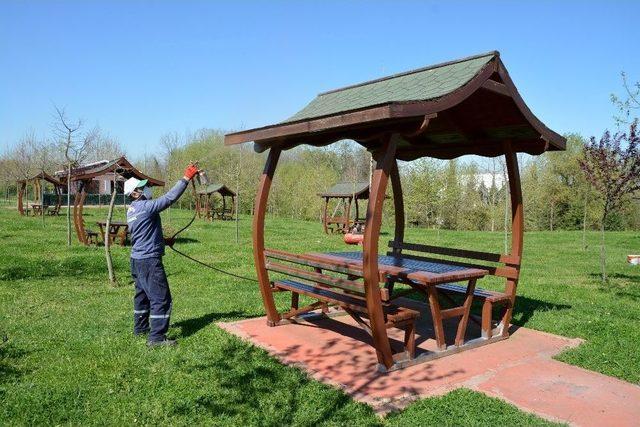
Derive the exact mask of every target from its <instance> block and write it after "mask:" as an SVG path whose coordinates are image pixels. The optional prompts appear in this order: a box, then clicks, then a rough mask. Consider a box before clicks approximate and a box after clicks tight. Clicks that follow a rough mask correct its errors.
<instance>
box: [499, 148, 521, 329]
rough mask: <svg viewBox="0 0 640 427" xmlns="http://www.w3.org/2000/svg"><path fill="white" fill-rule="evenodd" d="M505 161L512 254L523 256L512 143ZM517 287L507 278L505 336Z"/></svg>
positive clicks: (514, 155)
mask: <svg viewBox="0 0 640 427" xmlns="http://www.w3.org/2000/svg"><path fill="white" fill-rule="evenodd" d="M505 161H506V164H507V174H508V176H509V193H510V195H511V254H512V255H517V256H518V257H519V258H521V257H522V245H523V237H524V209H523V206H522V188H521V185H520V171H519V169H518V157H517V155H516V153H515V152H514V151H513V148H512V147H511V143H507V144H506V149H505ZM518 267H519V266H518ZM518 269H519V268H518ZM517 287H518V279H508V280H507V284H506V287H505V293H507V294H509V295H510V296H511V299H510V300H509V303H508V306H507V307H506V310H505V313H504V316H502V320H501V322H500V329H501V331H500V332H501V334H502V336H503V337H507V336H509V324H510V322H511V316H512V314H513V308H514V306H515V302H516V290H517Z"/></svg>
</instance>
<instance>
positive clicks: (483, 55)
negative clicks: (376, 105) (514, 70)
mask: <svg viewBox="0 0 640 427" xmlns="http://www.w3.org/2000/svg"><path fill="white" fill-rule="evenodd" d="M485 56H495V57H499V56H500V52H499V51H497V50H492V51H489V52H485V53H479V54H477V55H472V56H467V57H465V58H460V59H454V60H452V61H446V62H441V63H438V64H433V65H428V66H426V67H421V68H416V69H413V70H409V71H404V72H401V73H397V74H392V75H390V76H385V77H380V78H377V79H374V80H368V81H365V82H361V83H356V84H352V85H349V86H344V87H341V88H338V89H332V90H328V91H326V92H321V93H319V94H318V96H323V95H328V94H330V93H335V92H340V91H343V90H347V89H353V88H355V87H361V86H366V85H370V84H373V83H378V82H382V81H385V80H391V79H395V78H397V77H402V76H406V75H409V74H415V73H421V72H423V71H427V70H434V69H436V68H441V67H446V66H447V65H453V64H457V63H459V62H465V61H471V60H472V59H478V58H482V57H485Z"/></svg>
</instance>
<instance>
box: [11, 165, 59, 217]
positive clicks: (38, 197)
mask: <svg viewBox="0 0 640 427" xmlns="http://www.w3.org/2000/svg"><path fill="white" fill-rule="evenodd" d="M43 181H44V182H43ZM47 182H48V183H50V184H52V185H53V191H54V193H55V195H56V204H55V205H54V206H53V207H52V206H47V205H45V203H44V197H43V195H44V184H45V183H47ZM17 183H18V212H20V215H28V214H29V207H28V206H26V208H25V196H28V194H27V186H28V184H33V202H34V203H33V205H32V206H31V209H32V212H33V214H34V215H36V214H40V215H44V214H45V213H48V214H50V215H57V214H58V213H59V212H60V205H61V204H62V186H63V184H62V182H60V181H58V180H57V179H56V178H54V177H52V176H51V175H49V174H48V173H46V172H45V171H42V172H40V173H39V174H37V175H35V176H33V177H31V178H27V179H22V180H18V181H17ZM27 203H28V197H27Z"/></svg>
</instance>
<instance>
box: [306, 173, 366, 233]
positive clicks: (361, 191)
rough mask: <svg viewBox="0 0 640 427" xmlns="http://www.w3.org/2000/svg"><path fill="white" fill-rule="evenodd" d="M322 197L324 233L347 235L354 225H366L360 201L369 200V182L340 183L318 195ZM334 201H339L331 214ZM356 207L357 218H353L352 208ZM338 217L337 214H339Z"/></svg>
mask: <svg viewBox="0 0 640 427" xmlns="http://www.w3.org/2000/svg"><path fill="white" fill-rule="evenodd" d="M318 196H320V197H322V199H323V200H324V204H323V207H322V226H323V227H324V232H325V233H327V234H329V233H346V232H347V231H349V229H350V228H351V227H352V226H354V225H364V218H361V217H360V206H359V205H358V201H359V200H366V199H368V198H369V183H368V182H352V183H348V182H346V183H338V184H336V185H334V186H333V187H331V188H330V189H328V190H327V191H325V192H324V193H318ZM333 200H337V203H336V206H335V208H334V210H333V212H332V213H330V212H329V205H330V203H331V202H332V201H333ZM353 205H355V217H354V218H351V208H352V206H353ZM338 212H339V214H338V215H336V213H338Z"/></svg>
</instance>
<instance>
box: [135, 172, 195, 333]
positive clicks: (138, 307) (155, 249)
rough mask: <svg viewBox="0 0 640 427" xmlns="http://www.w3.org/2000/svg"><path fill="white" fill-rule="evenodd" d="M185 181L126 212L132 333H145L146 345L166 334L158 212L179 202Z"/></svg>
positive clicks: (165, 283) (165, 292)
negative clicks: (131, 298)
mask: <svg viewBox="0 0 640 427" xmlns="http://www.w3.org/2000/svg"><path fill="white" fill-rule="evenodd" d="M187 184H188V181H187V180H185V179H181V180H180V181H178V183H177V184H176V185H175V186H174V187H173V188H172V189H171V190H169V191H168V192H167V193H166V194H165V195H163V196H161V197H159V198H157V199H150V200H147V199H145V198H144V197H141V198H140V199H137V200H134V201H133V202H132V203H131V205H130V206H129V209H128V210H127V224H128V225H129V231H130V232H131V241H132V244H133V247H132V250H131V275H132V276H133V279H134V280H135V296H134V298H133V319H134V320H133V321H134V326H133V332H134V333H135V334H144V333H146V332H149V338H148V340H149V342H157V341H163V340H165V339H166V334H167V331H168V330H169V320H170V317H171V291H170V290H169V282H168V281H167V275H166V274H165V272H164V266H163V265H162V256H163V255H164V237H163V235H162V222H161V220H160V212H162V211H163V210H165V209H167V208H168V207H169V206H171V205H172V204H173V203H174V202H175V201H176V200H178V199H179V198H180V196H181V195H182V193H184V191H185V190H186V188H187Z"/></svg>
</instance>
